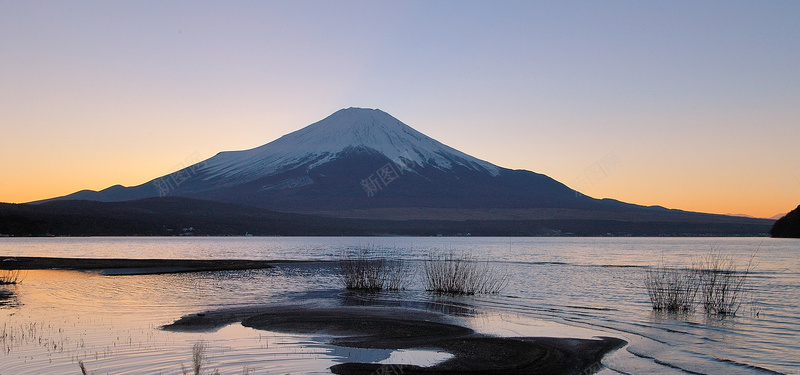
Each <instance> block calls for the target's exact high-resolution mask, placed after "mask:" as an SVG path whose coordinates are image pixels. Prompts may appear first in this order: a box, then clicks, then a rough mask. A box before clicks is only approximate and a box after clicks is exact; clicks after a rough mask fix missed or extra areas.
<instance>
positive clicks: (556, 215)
mask: <svg viewBox="0 0 800 375" xmlns="http://www.w3.org/2000/svg"><path fill="white" fill-rule="evenodd" d="M158 196H176V197H186V198H194V199H203V200H211V201H220V202H229V203H237V204H245V205H250V206H255V207H261V208H266V209H270V210H274V211H282V212H295V213H305V214H318V215H327V216H338V217H358V218H373V219H374V218H380V219H395V220H397V219H402V220H409V219H447V220H468V219H514V220H516V219H535V220H541V219H570V218H576V217H578V218H582V219H583V218H603V219H609V218H613V217H614V215H618V214H620V213H621V212H622V213H626V212H629V211H630V212H634V211H635V212H637V213H638V214H642V213H643V212H644V211H642V209H646V211H647V212H646V214H647V215H652V214H655V215H660V217H661V216H663V215H664V214H665V211H666V210H654V209H649V208H644V207H640V206H635V205H630V204H625V203H621V202H617V201H612V200H597V199H593V198H590V197H586V196H584V195H582V194H579V193H577V192H575V191H574V190H572V189H570V188H568V187H567V186H565V185H563V184H561V183H560V182H558V181H555V180H553V179H552V178H550V177H547V176H545V175H542V174H538V173H534V172H530V171H525V170H510V169H505V168H502V167H498V166H496V165H494V164H492V163H489V162H487V161H484V160H480V159H477V158H474V157H472V156H470V155H467V154H465V153H463V152H460V151H458V150H456V149H454V148H452V147H449V146H446V145H444V144H442V143H441V142H439V141H437V140H435V139H432V138H430V137H428V136H426V135H425V134H422V133H421V132H418V131H416V130H414V129H413V128H411V127H410V126H408V125H406V124H404V123H402V122H401V121H400V120H398V119H396V118H394V117H392V116H390V115H389V114H387V113H385V112H382V111H380V110H377V109H362V108H348V109H342V110H340V111H337V112H335V113H334V114H332V115H330V116H328V117H327V118H325V119H323V120H321V121H319V122H316V123H314V124H311V125H309V126H306V127H304V128H302V129H300V130H298V131H295V132H293V133H290V134H287V135H285V136H283V137H281V138H279V139H277V140H275V141H272V142H270V143H267V144H265V145H263V146H260V147H256V148H253V149H250V150H244V151H228V152H221V153H219V154H217V155H215V156H214V157H211V158H209V159H207V160H204V161H201V162H199V163H196V164H194V165H191V166H189V167H187V168H184V169H182V170H180V171H176V172H174V173H171V174H168V175H165V176H161V177H158V178H156V179H153V180H151V181H149V182H147V183H144V184H142V185H139V186H133V187H123V186H119V185H116V186H112V187H110V188H107V189H105V190H102V191H99V192H98V191H89V190H84V191H80V192H77V193H74V194H70V195H67V196H64V197H59V198H54V199H51V200H64V199H72V200H75V199H78V200H93V201H105V202H115V201H128V200H135V199H142V198H149V197H158ZM625 215H628V214H627V213H626V214H625Z"/></svg>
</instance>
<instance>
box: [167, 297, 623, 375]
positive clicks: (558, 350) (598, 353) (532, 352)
mask: <svg viewBox="0 0 800 375" xmlns="http://www.w3.org/2000/svg"><path fill="white" fill-rule="evenodd" d="M237 322H241V324H242V325H244V326H246V327H251V328H254V329H259V330H265V331H272V332H287V333H302V334H316V335H329V336H330V340H329V342H328V343H329V344H331V345H336V346H343V347H351V348H369V349H392V350H401V349H424V350H437V351H445V352H447V353H450V354H452V355H453V357H452V358H451V359H449V360H446V361H444V362H441V363H438V364H436V365H433V366H430V367H422V366H418V365H411V364H392V365H386V364H379V363H360V362H347V363H341V364H337V365H335V366H332V367H331V368H330V370H331V372H333V373H334V374H345V375H350V374H375V373H398V374H498V373H503V374H564V375H566V374H591V373H594V372H597V371H599V370H601V369H602V368H603V366H602V364H601V363H600V361H601V359H602V358H603V356H604V355H605V354H607V353H609V352H612V351H614V350H616V349H618V348H620V347H622V346H624V345H625V344H626V342H625V341H624V340H621V339H618V338H613V337H595V338H592V339H578V338H553V337H497V336H490V335H485V334H480V333H477V332H475V331H473V330H472V329H470V328H467V327H463V326H460V325H458V324H455V323H454V322H453V321H452V320H451V319H449V317H448V316H445V315H444V314H439V313H434V312H429V311H422V310H415V309H404V308H375V307H314V306H265V307H247V308H235V309H222V310H215V311H208V312H204V313H199V314H192V315H187V316H184V317H182V318H180V319H179V320H177V321H175V322H174V323H172V324H169V325H167V326H164V327H163V329H165V330H170V331H182V332H193V331H198V332H201V331H209V330H215V329H218V328H221V327H223V326H225V325H228V324H232V323H237ZM381 371H384V372H381ZM386 371H393V372H386Z"/></svg>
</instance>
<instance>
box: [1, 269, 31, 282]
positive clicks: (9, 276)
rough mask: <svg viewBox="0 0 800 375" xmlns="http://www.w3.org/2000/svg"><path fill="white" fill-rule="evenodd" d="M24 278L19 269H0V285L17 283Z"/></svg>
mask: <svg viewBox="0 0 800 375" xmlns="http://www.w3.org/2000/svg"><path fill="white" fill-rule="evenodd" d="M24 278H25V277H24V275H23V274H22V271H21V270H0V285H13V284H19V283H21V282H22V280H23V279H24Z"/></svg>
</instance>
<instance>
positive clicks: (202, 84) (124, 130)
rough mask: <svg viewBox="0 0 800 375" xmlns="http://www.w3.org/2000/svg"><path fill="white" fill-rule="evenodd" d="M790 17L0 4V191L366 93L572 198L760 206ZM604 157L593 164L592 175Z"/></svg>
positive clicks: (798, 162)
mask: <svg viewBox="0 0 800 375" xmlns="http://www.w3.org/2000/svg"><path fill="white" fill-rule="evenodd" d="M312 8H313V9H312ZM309 9H312V10H313V11H309ZM442 14H447V15H448V16H447V17H441V16H440V15H442ZM799 14H800V2H784V3H778V2H775V3H762V2H758V3H755V2H744V1H740V2H736V1H734V2H726V3H724V4H720V3H714V2H690V3H685V4H681V6H663V5H662V4H660V3H655V2H653V3H637V4H635V5H624V4H622V5H620V6H618V7H608V6H606V4H602V3H595V2H586V3H584V4H582V5H581V6H580V7H575V6H573V5H565V4H562V3H560V2H552V3H550V2H500V3H496V2H492V3H490V2H476V3H464V4H461V3H450V2H420V3H416V2H354V3H350V2H345V3H339V2H325V1H319V2H314V6H313V7H309V6H308V4H305V3H302V2H285V3H284V2H256V3H241V2H231V3H229V2H214V3H208V4H203V5H202V6H196V5H194V4H182V3H168V4H159V5H153V4H149V3H142V2H102V3H96V2H85V3H84V2H68V3H62V2H56V3H46V4H45V3H40V2H25V1H18V2H4V3H0V34H2V35H3V36H4V37H3V38H0V51H3V69H0V82H2V90H0V119H2V124H0V127H1V128H0V202H13V203H21V202H29V201H35V200H41V199H47V198H52V197H56V196H62V195H66V194H70V193H73V192H75V191H79V190H83V189H92V190H101V189H104V188H107V187H109V186H112V185H116V184H121V185H125V186H135V185H138V184H142V183H144V182H147V181H149V180H151V179H153V178H157V177H159V176H162V175H165V174H167V173H170V172H172V171H174V170H176V169H179V168H180V166H181V165H182V164H183V163H184V162H185V160H187V158H190V157H192V156H193V155H197V156H199V157H200V158H202V159H206V158H209V157H212V156H213V155H215V154H216V153H218V152H221V151H230V150H244V149H249V148H253V147H257V146H260V145H262V144H265V143H268V142H270V141H272V140H275V139H277V138H279V137H280V136H282V135H284V134H287V133H290V132H292V131H295V130H298V129H300V128H302V127H304V126H306V125H309V124H311V123H313V122H316V121H319V120H321V119H323V118H324V117H326V116H328V115H330V114H331V113H333V112H335V111H336V110H339V109H341V108H347V107H367V108H378V109H381V110H383V111H385V112H387V113H389V114H391V115H392V116H395V117H396V118H397V119H399V120H400V121H402V122H404V123H406V124H408V125H409V126H411V127H413V128H415V129H416V130H418V131H420V132H422V133H424V134H426V135H428V136H430V137H431V138H434V139H436V140H438V141H440V142H442V143H444V144H446V145H448V146H451V147H453V148H455V149H458V150H459V151H462V152H464V153H466V154H469V155H472V156H475V157H477V158H480V159H483V160H486V161H488V162H491V163H493V164H496V165H498V166H501V167H505V168H512V169H527V170H531V171H534V172H537V173H542V174H545V175H548V176H550V177H552V178H554V179H555V180H557V181H560V182H562V183H564V184H566V185H568V186H570V187H572V188H575V189H577V190H579V191H581V192H583V193H584V194H586V195H588V196H592V197H597V198H603V197H609V198H613V199H617V200H620V201H624V202H629V203H635V204H640V205H660V206H664V207H668V208H675V209H682V210H690V211H699V212H708V213H719V214H746V215H750V216H755V217H772V216H774V215H776V214H779V213H785V212H788V211H790V210H792V209H794V208H795V207H797V204H798V203H800V149H798V147H797V140H798V139H800V126H798V124H800V91H798V87H800V70H798V69H797V67H798V66H800V49H798V48H796V46H798V45H800V23H798V22H797V16H798V15H799ZM412 26H413V27H412ZM610 154H613V155H615V157H616V159H617V161H618V163H617V164H618V165H617V166H616V167H614V168H612V169H613V171H612V172H613V173H607V172H609V171H605V170H603V171H604V172H603V173H602V174H598V173H596V172H598V170H597V167H596V166H597V165H601V164H603V163H604V162H605V161H604V160H605V159H604V158H605V157H606V156H607V155H610ZM606 161H607V160H606ZM600 177H602V178H600ZM587 181H588V183H587Z"/></svg>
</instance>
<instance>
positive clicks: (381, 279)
mask: <svg viewBox="0 0 800 375" xmlns="http://www.w3.org/2000/svg"><path fill="white" fill-rule="evenodd" d="M409 274H410V273H409V271H408V269H407V267H406V266H405V264H404V262H403V261H402V260H387V259H383V258H372V257H370V256H369V250H367V249H362V250H361V252H360V253H359V255H357V256H355V257H347V258H344V259H342V260H340V261H339V280H340V281H341V282H342V284H343V285H344V286H345V288H347V289H348V290H362V291H380V290H383V289H386V290H401V289H404V288H405V286H406V284H407V282H408V278H409Z"/></svg>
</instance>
